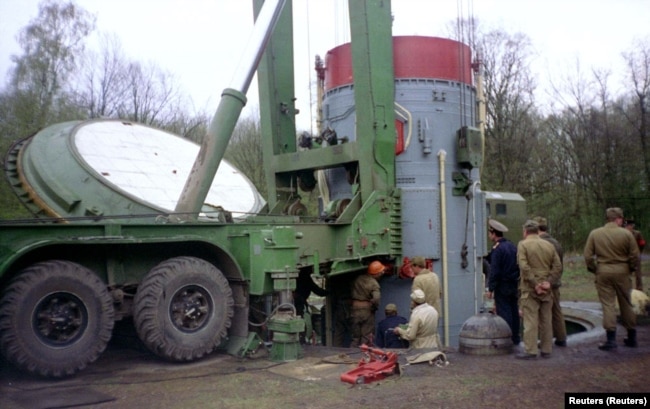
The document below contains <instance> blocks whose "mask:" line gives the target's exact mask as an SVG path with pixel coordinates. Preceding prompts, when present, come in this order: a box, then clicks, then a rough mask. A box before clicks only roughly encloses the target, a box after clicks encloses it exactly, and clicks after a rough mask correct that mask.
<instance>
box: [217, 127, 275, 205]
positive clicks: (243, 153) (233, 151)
mask: <svg viewBox="0 0 650 409" xmlns="http://www.w3.org/2000/svg"><path fill="white" fill-rule="evenodd" d="M262 149H263V147H262V132H261V130H260V123H259V121H258V120H254V119H253V118H250V117H249V118H241V119H240V120H239V122H238V123H237V127H236V128H235V131H234V132H233V135H232V138H231V139H230V144H229V145H228V148H227V149H226V154H225V158H226V159H228V160H229V161H230V162H231V163H232V164H233V165H235V167H237V168H238V169H239V170H241V171H242V172H243V173H244V174H245V175H246V176H247V177H248V178H249V179H250V180H251V182H253V184H254V185H255V187H256V188H257V190H258V191H259V192H260V194H261V195H262V196H264V197H266V193H267V192H266V173H265V171H264V163H263V155H262Z"/></svg>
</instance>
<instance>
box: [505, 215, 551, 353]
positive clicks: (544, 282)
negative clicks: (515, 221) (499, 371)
mask: <svg viewBox="0 0 650 409" xmlns="http://www.w3.org/2000/svg"><path fill="white" fill-rule="evenodd" d="M538 233H539V226H538V224H537V223H536V222H534V221H532V220H528V221H527V222H526V223H525V224H524V239H523V240H521V241H520V242H519V244H518V245H517V263H518V264H519V273H520V281H519V290H520V296H519V308H521V311H522V315H523V321H524V352H522V353H520V354H517V356H516V357H517V358H519V359H534V358H537V352H538V350H539V349H541V350H542V353H541V355H542V357H543V358H548V357H550V356H551V351H552V348H553V346H552V343H553V319H552V316H551V312H552V309H553V293H552V292H551V285H552V284H553V283H554V282H555V281H557V279H558V277H559V275H560V270H561V269H562V265H561V263H560V257H559V256H558V254H557V251H555V247H553V245H552V244H551V243H549V242H548V241H546V240H544V239H542V238H540V237H539V234H538ZM538 340H539V347H538V344H537V341H538Z"/></svg>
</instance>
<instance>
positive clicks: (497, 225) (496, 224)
mask: <svg viewBox="0 0 650 409" xmlns="http://www.w3.org/2000/svg"><path fill="white" fill-rule="evenodd" d="M488 224H489V225H490V230H496V231H500V232H501V233H505V232H507V231H508V228H507V227H506V226H504V225H503V224H502V223H500V222H498V221H496V220H494V219H490V221H488Z"/></svg>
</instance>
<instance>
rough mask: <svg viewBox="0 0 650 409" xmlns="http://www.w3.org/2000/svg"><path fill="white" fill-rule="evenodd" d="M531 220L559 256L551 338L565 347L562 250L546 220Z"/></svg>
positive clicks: (552, 288)
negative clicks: (549, 230)
mask: <svg viewBox="0 0 650 409" xmlns="http://www.w3.org/2000/svg"><path fill="white" fill-rule="evenodd" d="M533 220H534V221H536V222H537V224H538V225H539V237H541V238H543V239H544V240H546V241H548V242H549V243H551V244H552V245H553V247H555V251H557V255H558V256H560V263H561V264H562V270H560V277H559V278H558V279H557V281H556V282H554V283H553V284H552V285H551V291H552V292H553V311H552V315H553V336H554V337H555V345H557V346H560V347H565V346H566V337H567V334H566V323H565V322H564V314H562V307H561V306H560V287H561V286H562V272H563V271H564V250H563V249H562V246H561V245H560V242H559V241H557V240H555V238H554V237H553V236H551V235H550V234H549V233H548V224H547V223H546V218H544V217H539V216H538V217H535V218H534V219H533Z"/></svg>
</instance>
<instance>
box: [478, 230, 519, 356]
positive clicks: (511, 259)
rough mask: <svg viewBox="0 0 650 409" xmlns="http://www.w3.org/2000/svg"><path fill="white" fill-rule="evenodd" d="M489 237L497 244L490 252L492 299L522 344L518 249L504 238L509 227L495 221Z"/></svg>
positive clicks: (514, 336)
mask: <svg viewBox="0 0 650 409" xmlns="http://www.w3.org/2000/svg"><path fill="white" fill-rule="evenodd" d="M488 224H489V227H488V235H489V237H490V240H492V242H493V243H494V245H493V246H492V251H491V252H490V274H489V276H488V286H487V287H488V293H487V294H486V295H487V297H488V298H493V299H494V304H495V308H496V313H497V315H498V316H499V317H501V318H503V319H504V321H505V322H506V323H507V324H508V326H509V327H510V330H511V331H512V337H511V339H512V343H513V344H514V345H519V343H520V342H521V337H520V335H519V331H520V326H519V304H518V299H517V298H518V295H519V290H518V286H519V266H518V265H517V246H515V244H514V243H513V242H511V241H510V240H508V239H506V238H505V237H503V233H505V232H507V231H508V228H507V227H506V226H504V225H503V224H501V223H499V222H498V221H496V220H494V219H490V221H489V222H488Z"/></svg>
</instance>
